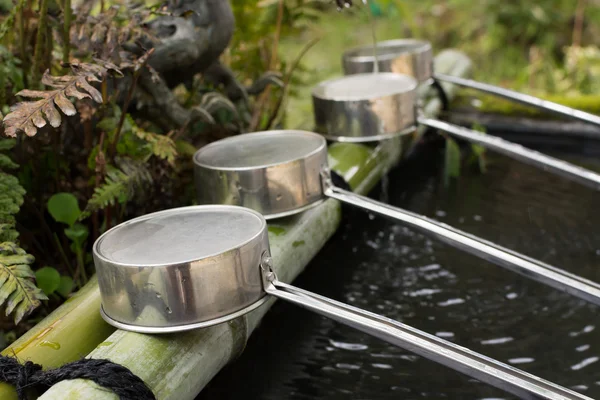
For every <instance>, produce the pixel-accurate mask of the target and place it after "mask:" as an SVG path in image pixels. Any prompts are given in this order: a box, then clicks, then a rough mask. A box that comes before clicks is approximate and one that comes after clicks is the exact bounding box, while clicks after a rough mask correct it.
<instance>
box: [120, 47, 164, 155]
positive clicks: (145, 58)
mask: <svg viewBox="0 0 600 400" xmlns="http://www.w3.org/2000/svg"><path fill="white" fill-rule="evenodd" d="M152 53H154V49H150V50H149V51H148V52H147V53H146V54H145V55H143V56H142V57H140V60H139V61H140V64H139V65H136V67H135V72H134V73H133V82H132V83H131V86H130V87H129V92H127V98H125V102H124V103H123V108H122V109H121V117H120V118H119V123H118V125H117V129H116V131H115V138H114V140H113V141H112V143H111V156H114V155H115V153H116V151H117V143H119V136H120V135H121V130H122V129H123V124H124V123H125V116H126V115H127V109H128V108H129V103H130V102H131V99H132V98H133V93H134V91H135V87H136V84H137V81H138V78H139V77H140V74H141V73H142V71H143V69H144V67H145V66H146V64H147V63H148V60H149V59H150V56H151V55H152Z"/></svg>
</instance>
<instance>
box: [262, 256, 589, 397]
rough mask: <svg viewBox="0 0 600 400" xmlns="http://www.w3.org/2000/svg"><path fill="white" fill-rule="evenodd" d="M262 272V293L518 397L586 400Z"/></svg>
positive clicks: (265, 270) (265, 266) (265, 267)
mask: <svg viewBox="0 0 600 400" xmlns="http://www.w3.org/2000/svg"><path fill="white" fill-rule="evenodd" d="M261 270H262V275H263V282H264V283H263V284H264V286H265V291H266V292H267V293H268V294H270V295H272V296H275V297H277V298H280V299H282V300H286V301H289V302H292V303H294V304H297V305H299V306H301V307H304V308H306V309H308V310H310V311H313V312H316V313H318V314H321V315H323V316H325V317H327V318H330V319H332V320H334V321H337V322H340V323H342V324H344V325H347V326H349V327H352V328H354V329H357V330H359V331H362V332H364V333H366V334H369V335H371V336H374V337H376V338H378V339H381V340H384V341H386V342H388V343H391V344H393V345H395V346H398V347H401V348H403V349H406V350H408V351H411V352H413V353H415V354H418V355H420V356H422V357H425V358H427V359H429V360H432V361H434V362H437V363H440V364H442V365H445V366H447V367H449V368H452V369H454V370H456V371H458V372H462V373H463V374H466V375H468V376H471V377H473V378H475V379H478V380H480V381H482V382H485V383H488V384H490V385H492V386H495V387H497V388H499V389H502V390H504V391H506V392H509V393H512V394H514V395H516V396H519V397H520V398H522V399H552V400H559V399H561V400H565V399H590V398H589V397H587V396H584V395H582V394H579V393H577V392H575V391H572V390H570V389H566V388H564V387H562V386H559V385H556V384H554V383H552V382H549V381H546V380H543V379H541V378H538V377H537V376H534V375H532V374H529V373H526V372H523V371H521V370H518V369H516V368H514V367H511V366H509V365H506V364H503V363H501V362H499V361H497V360H494V359H492V358H490V357H486V356H483V355H481V354H478V353H476V352H474V351H472V350H469V349H467V348H465V347H462V346H458V345H456V344H453V343H451V342H448V341H446V340H443V339H440V338H438V337H436V336H434V335H430V334H428V333H426V332H423V331H420V330H418V329H415V328H413V327H411V326H409V325H405V324H403V323H400V322H398V321H394V320H392V319H389V318H386V317H383V316H380V315H377V314H374V313H371V312H368V311H364V310H361V309H359V308H356V307H353V306H350V305H347V304H344V303H341V302H339V301H335V300H331V299H329V298H326V297H323V296H319V295H317V294H314V293H311V292H308V291H306V290H302V289H300V288H297V287H294V286H291V285H288V284H285V283H282V282H279V280H278V279H277V276H276V275H275V274H274V273H273V272H272V270H271V269H270V268H269V265H268V261H267V262H263V263H262V264H261Z"/></svg>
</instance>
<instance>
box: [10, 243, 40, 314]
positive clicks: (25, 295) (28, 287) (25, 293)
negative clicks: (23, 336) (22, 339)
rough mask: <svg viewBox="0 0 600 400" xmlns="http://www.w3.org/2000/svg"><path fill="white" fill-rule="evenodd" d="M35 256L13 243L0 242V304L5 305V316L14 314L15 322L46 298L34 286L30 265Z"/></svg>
mask: <svg viewBox="0 0 600 400" xmlns="http://www.w3.org/2000/svg"><path fill="white" fill-rule="evenodd" d="M34 261H35V258H34V257H33V256H32V255H30V254H27V252H25V250H23V249H21V248H20V247H18V246H17V245H16V244H14V243H10V242H4V243H0V306H2V305H4V304H5V305H6V316H9V315H10V314H11V313H12V314H14V321H15V324H18V323H19V321H21V319H23V317H24V316H25V315H27V314H29V313H31V312H32V311H33V310H35V309H36V308H37V307H38V306H39V305H40V304H41V303H40V302H41V300H48V297H46V295H45V294H44V292H43V291H42V290H41V289H39V288H38V287H36V286H35V284H34V281H33V280H34V277H35V275H34V274H33V271H32V270H31V267H30V265H31V264H33V262H34Z"/></svg>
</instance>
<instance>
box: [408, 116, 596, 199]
mask: <svg viewBox="0 0 600 400" xmlns="http://www.w3.org/2000/svg"><path fill="white" fill-rule="evenodd" d="M419 123H420V124H422V125H426V126H429V127H432V128H436V129H440V130H442V131H445V132H448V133H449V134H450V135H452V136H455V137H458V138H460V139H463V140H466V141H468V142H471V143H476V144H479V145H481V146H483V147H486V148H488V149H491V150H494V151H497V152H498V153H502V154H505V155H507V156H508V157H511V158H514V159H516V160H519V161H522V162H524V163H526V164H530V165H533V166H536V167H541V168H542V169H544V170H546V171H549V172H553V173H555V174H557V175H560V176H563V177H564V178H566V179H570V180H572V181H576V182H579V183H581V184H584V185H586V186H588V187H591V188H592V189H596V190H600V175H599V174H597V173H595V172H593V171H590V170H588V169H585V168H581V167H578V166H576V165H573V164H570V163H568V162H566V161H563V160H559V159H557V158H554V157H550V156H547V155H545V154H542V153H540V152H537V151H534V150H530V149H528V148H525V147H523V146H521V145H520V144H516V143H512V142H509V141H506V140H504V139H502V138H499V137H497V136H491V135H487V134H482V133H479V132H477V131H474V130H472V129H467V128H463V127H461V126H457V125H453V124H449V123H447V122H443V121H439V120H435V119H431V118H425V117H420V118H419Z"/></svg>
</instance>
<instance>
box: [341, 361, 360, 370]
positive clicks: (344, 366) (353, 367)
mask: <svg viewBox="0 0 600 400" xmlns="http://www.w3.org/2000/svg"><path fill="white" fill-rule="evenodd" d="M335 366H336V368H339V369H352V370H356V369H360V366H359V365H354V364H344V363H337V364H335Z"/></svg>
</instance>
